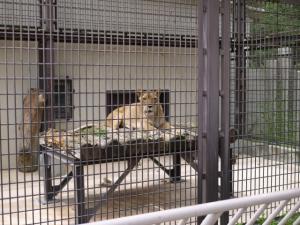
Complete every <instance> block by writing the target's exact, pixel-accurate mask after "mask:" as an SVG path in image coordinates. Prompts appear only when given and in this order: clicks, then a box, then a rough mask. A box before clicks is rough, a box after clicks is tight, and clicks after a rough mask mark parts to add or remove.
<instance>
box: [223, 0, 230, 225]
mask: <svg viewBox="0 0 300 225" xmlns="http://www.w3.org/2000/svg"><path fill="white" fill-rule="evenodd" d="M221 16H222V17H221V18H222V19H221V21H222V25H221V29H222V30H221V31H222V33H221V35H222V39H221V91H220V93H221V138H220V142H221V143H220V156H221V199H228V198H229V196H230V192H231V188H230V185H231V181H232V176H231V173H232V168H231V163H230V160H231V154H230V146H229V136H230V134H229V127H230V115H229V114H230V105H229V97H230V47H231V46H230V44H231V43H230V1H227V0H222V2H221ZM228 219H229V213H228V212H225V213H223V214H222V217H221V224H222V225H223V224H227V223H228Z"/></svg>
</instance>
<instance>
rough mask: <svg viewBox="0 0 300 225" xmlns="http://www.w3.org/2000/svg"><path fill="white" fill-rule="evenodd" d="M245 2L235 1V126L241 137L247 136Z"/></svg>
mask: <svg viewBox="0 0 300 225" xmlns="http://www.w3.org/2000/svg"><path fill="white" fill-rule="evenodd" d="M245 7H246V6H245V0H235V1H234V11H235V12H234V21H235V26H234V40H235V42H236V62H235V63H236V84H235V85H236V87H235V90H236V93H235V109H236V112H238V113H237V114H236V115H235V126H236V128H237V130H238V134H239V135H244V134H245V124H246V51H245V50H244V44H243V42H244V37H245V31H246V17H245Z"/></svg>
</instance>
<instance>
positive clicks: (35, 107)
mask: <svg viewBox="0 0 300 225" xmlns="http://www.w3.org/2000/svg"><path fill="white" fill-rule="evenodd" d="M44 107H45V99H44V96H43V95H42V94H40V93H39V90H38V89H35V88H32V89H30V92H29V94H28V95H26V96H25V97H24V100H23V123H22V124H21V125H20V126H19V132H18V133H19V138H20V148H19V153H18V167H19V170H20V171H24V172H30V171H35V170H36V169H37V166H38V155H39V140H38V134H39V130H40V126H41V120H42V116H43V111H44Z"/></svg>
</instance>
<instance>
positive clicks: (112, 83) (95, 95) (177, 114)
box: [0, 41, 197, 168]
mask: <svg viewBox="0 0 300 225" xmlns="http://www.w3.org/2000/svg"><path fill="white" fill-rule="evenodd" d="M1 44H2V46H7V48H6V49H3V48H1V49H0V60H1V65H0V78H1V84H0V85H1V90H0V91H1V97H0V98H1V99H0V102H1V109H2V110H1V142H2V143H1V146H2V164H3V165H2V167H3V168H7V167H8V164H10V167H15V163H16V158H15V153H16V149H17V148H16V146H17V141H16V121H17V122H20V121H21V119H22V110H21V107H22V97H23V96H22V94H26V93H27V92H28V90H29V88H30V87H37V78H38V65H37V60H38V59H37V46H36V43H33V42H32V43H30V45H29V46H28V45H26V46H24V45H23V47H22V48H20V46H21V44H20V42H15V45H14V46H13V43H12V42H8V41H7V42H6V43H4V42H3V43H1ZM9 46H10V47H14V48H10V47H9ZM54 61H55V66H54V76H56V77H57V78H59V77H60V78H65V77H66V76H69V78H71V79H72V80H73V89H74V90H75V93H74V96H73V99H74V106H75V109H74V117H73V119H72V120H70V121H69V122H68V123H67V124H66V123H65V121H63V120H62V121H61V123H62V125H63V126H62V127H63V128H67V129H72V128H76V127H78V126H82V125H85V124H87V123H94V122H98V121H100V120H104V119H105V107H106V98H105V94H106V91H109V90H136V89H139V88H142V89H168V90H170V114H171V122H172V123H175V122H176V123H191V122H193V123H195V122H196V117H197V99H196V91H197V73H196V65H197V59H196V49H191V48H181V49H180V48H162V47H137V46H110V45H92V44H63V43H61V44H55V54H54ZM14 76H15V77H16V79H15V80H14V79H13V78H14ZM7 77H9V80H8V81H7ZM22 78H23V79H22ZM5 82H8V85H7V84H5ZM14 85H15V86H16V90H17V95H16V96H15V95H14V90H15V88H14ZM6 93H9V96H7V95H6ZM7 100H8V101H7ZM8 108H9V110H8V111H7V109H8ZM8 112H9V113H8ZM7 121H9V125H8V123H7ZM8 153H9V154H8ZM8 158H9V159H10V160H7V159H8ZM8 162H10V163H8Z"/></svg>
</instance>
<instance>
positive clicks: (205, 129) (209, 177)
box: [0, 0, 299, 224]
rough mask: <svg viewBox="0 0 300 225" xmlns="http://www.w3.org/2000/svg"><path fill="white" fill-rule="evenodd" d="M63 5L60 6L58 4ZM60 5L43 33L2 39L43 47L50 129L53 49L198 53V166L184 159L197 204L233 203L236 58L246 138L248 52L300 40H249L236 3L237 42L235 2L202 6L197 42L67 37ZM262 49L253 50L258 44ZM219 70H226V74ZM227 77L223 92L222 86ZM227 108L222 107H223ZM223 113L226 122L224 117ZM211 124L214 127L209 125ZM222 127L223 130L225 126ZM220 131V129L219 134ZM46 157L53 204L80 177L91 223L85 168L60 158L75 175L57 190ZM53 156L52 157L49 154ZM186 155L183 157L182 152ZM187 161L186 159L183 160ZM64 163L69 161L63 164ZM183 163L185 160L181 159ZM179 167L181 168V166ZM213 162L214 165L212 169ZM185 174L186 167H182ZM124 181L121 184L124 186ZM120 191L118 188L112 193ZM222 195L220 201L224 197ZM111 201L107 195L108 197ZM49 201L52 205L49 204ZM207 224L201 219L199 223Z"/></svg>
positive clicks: (48, 6) (45, 18)
mask: <svg viewBox="0 0 300 225" xmlns="http://www.w3.org/2000/svg"><path fill="white" fill-rule="evenodd" d="M57 1H59V0H57ZM57 1H51V0H44V1H43V0H40V1H39V7H40V19H39V21H40V27H39V29H36V28H32V29H26V28H25V29H24V28H23V27H22V26H20V27H16V26H12V27H9V26H5V28H4V29H2V28H1V30H0V38H1V39H4V40H14V41H17V40H23V41H30V40H34V41H37V42H38V49H39V53H38V61H39V62H38V64H39V87H40V88H41V89H43V90H44V93H45V95H46V98H47V99H49V100H51V101H50V102H47V104H48V105H47V106H46V109H47V110H46V115H45V117H44V118H45V121H46V122H45V123H44V124H43V125H44V129H47V128H51V127H54V124H53V123H54V118H53V109H52V106H53V105H54V103H53V102H52V101H53V79H52V78H53V65H54V64H55V62H54V59H53V54H54V52H53V46H54V43H57V42H60V41H62V42H63V43H85V44H86V43H93V44H100V43H101V44H121V45H146V46H148V45H149V46H163V47H184V48H190V47H192V48H198V50H197V55H198V67H199V68H203V70H202V69H198V74H197V77H198V90H197V95H198V113H199V114H198V121H203V123H199V126H198V140H197V146H195V149H197V151H198V154H197V160H196V161H197V163H194V162H193V160H191V159H189V158H184V159H185V160H186V161H188V163H189V164H190V165H191V166H192V167H193V168H194V169H196V170H197V172H198V173H197V177H198V184H197V186H198V187H197V189H198V191H197V195H198V196H197V203H203V202H211V201H216V200H218V199H227V198H229V197H230V196H231V195H232V194H233V193H232V183H233V182H232V172H233V169H232V162H231V160H232V158H233V156H232V149H230V125H231V123H230V120H229V117H230V103H229V101H230V100H229V99H230V83H229V82H230V53H231V52H235V53H236V55H238V56H239V57H237V60H236V65H235V69H236V71H235V74H236V80H237V82H236V91H237V92H238V93H239V94H238V95H236V96H235V97H236V99H235V104H237V105H236V107H237V109H238V113H237V116H235V122H234V124H235V125H237V131H238V134H239V135H244V134H246V131H245V127H244V126H245V125H246V123H247V122H246V118H245V117H246V64H245V63H246V58H247V57H246V51H245V46H250V48H257V49H259V48H261V47H262V46H264V47H265V48H266V47H268V46H269V47H270V48H271V47H272V46H273V45H274V44H278V45H281V44H282V43H283V42H285V41H286V43H287V44H289V42H290V41H291V40H298V39H299V36H297V35H292V36H290V37H289V39H288V40H286V39H284V38H282V37H281V36H276V37H264V38H257V39H255V40H253V39H251V40H249V39H246V38H245V32H246V31H245V23H246V21H245V0H236V1H234V3H233V4H234V11H235V12H236V13H235V14H234V15H233V17H234V20H235V21H237V27H236V30H235V31H236V32H235V33H234V34H233V36H234V37H233V39H231V35H232V34H231V32H230V29H229V28H230V17H231V15H230V7H231V3H230V1H226V0H222V1H221V3H220V2H219V1H217V0H214V1H212V0H203V1H199V2H198V6H197V8H198V15H197V16H198V18H197V20H198V32H199V33H198V37H195V36H179V35H178V36H172V35H170V36H168V35H165V36H161V35H159V34H158V35H155V34H147V33H146V34H144V33H136V34H135V35H136V37H135V38H128V37H130V33H125V32H120V33H118V32H107V31H106V32H99V31H98V33H97V34H95V32H93V31H92V30H86V29H85V30H84V32H83V33H82V31H80V30H77V31H72V30H70V31H66V30H59V29H57V27H56V26H57V24H56V18H55V16H56V13H57V12H56V9H57V8H56V7H57V6H56V4H57ZM282 2H286V3H289V4H296V3H297V1H293V0H290V1H282ZM219 8H220V13H221V17H222V19H221V21H222V26H221V29H222V30H221V33H222V38H221V39H219V36H218V34H219V21H218V20H216V19H215V15H218V14H219ZM253 43H255V44H256V45H255V46H253V45H252V44H253ZM215 65H220V68H219V67H218V66H215ZM220 73H221V88H220V86H219V82H220V75H219V74H220ZM217 99H220V101H221V107H219V101H218V100H217ZM220 112H221V117H220V116H219V114H220ZM208 121H209V122H208ZM220 125H221V126H220ZM219 127H220V129H219ZM41 151H42V152H44V153H45V154H44V155H45V156H46V157H44V163H45V165H48V166H45V176H46V178H48V179H45V185H44V187H45V196H46V199H47V200H49V199H51V198H52V197H53V196H54V195H55V194H56V193H58V191H59V190H60V189H62V188H63V187H64V186H65V185H67V183H68V181H69V180H70V179H71V177H74V178H75V179H74V182H75V186H76V185H78V186H77V188H75V189H76V190H75V192H76V194H75V199H76V203H75V205H76V206H77V209H76V215H77V217H76V220H77V223H82V222H86V221H87V220H86V218H85V216H90V214H91V215H92V214H93V213H94V211H93V210H92V211H90V212H89V213H87V214H86V212H85V209H83V207H84V206H83V205H84V204H81V203H82V202H84V194H83V191H84V190H82V189H84V186H83V185H84V184H83V178H84V174H83V162H82V161H79V162H77V161H72V159H70V158H64V157H63V156H62V155H57V154H56V153H54V154H51V156H53V155H56V156H57V158H59V159H60V160H65V161H66V162H68V163H69V162H71V164H72V165H74V171H73V172H69V174H68V175H67V176H66V177H65V178H64V179H63V180H62V182H61V183H60V184H59V185H57V186H55V185H53V184H51V183H50V182H51V180H52V178H51V176H50V174H51V166H50V165H49V159H48V158H47V150H46V148H44V147H43V146H42V147H41ZM48 153H49V151H48ZM180 153H181V152H180ZM219 155H220V156H221V171H219V169H218V160H219V159H218V157H219ZM183 157H184V156H183ZM63 158H64V159H63ZM152 159H153V160H154V163H156V164H157V165H158V167H160V168H162V169H163V170H164V171H165V172H166V173H167V174H168V173H169V175H171V177H172V175H174V173H175V174H176V172H174V170H173V172H172V170H169V169H167V168H165V167H164V166H163V165H162V164H160V163H159V161H155V158H152ZM138 160H139V159H134V160H132V161H131V160H129V163H128V169H126V170H125V172H124V174H123V175H124V176H123V177H121V178H122V179H123V178H124V177H125V176H126V175H127V174H128V173H129V172H130V170H131V168H133V167H134V166H135V165H136V164H137V163H138ZM179 161H180V159H179ZM179 161H176V163H175V164H176V165H178V164H179ZM207 162H209V163H207ZM179 168H180V167H179ZM219 177H220V178H221V187H218V179H219ZM122 179H120V180H117V181H116V184H117V185H118V184H119V183H120V182H121V181H122ZM115 188H116V186H113V187H112V188H111V190H109V191H108V193H110V192H111V191H113V190H114V189H115ZM219 194H220V196H219ZM103 196H104V197H103V198H105V196H107V194H104V195H103ZM48 198H49V199H48ZM228 216H229V214H228V213H225V215H223V216H222V219H221V220H222V223H223V224H225V223H226V222H227V221H228ZM200 220H201V218H199V221H200Z"/></svg>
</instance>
